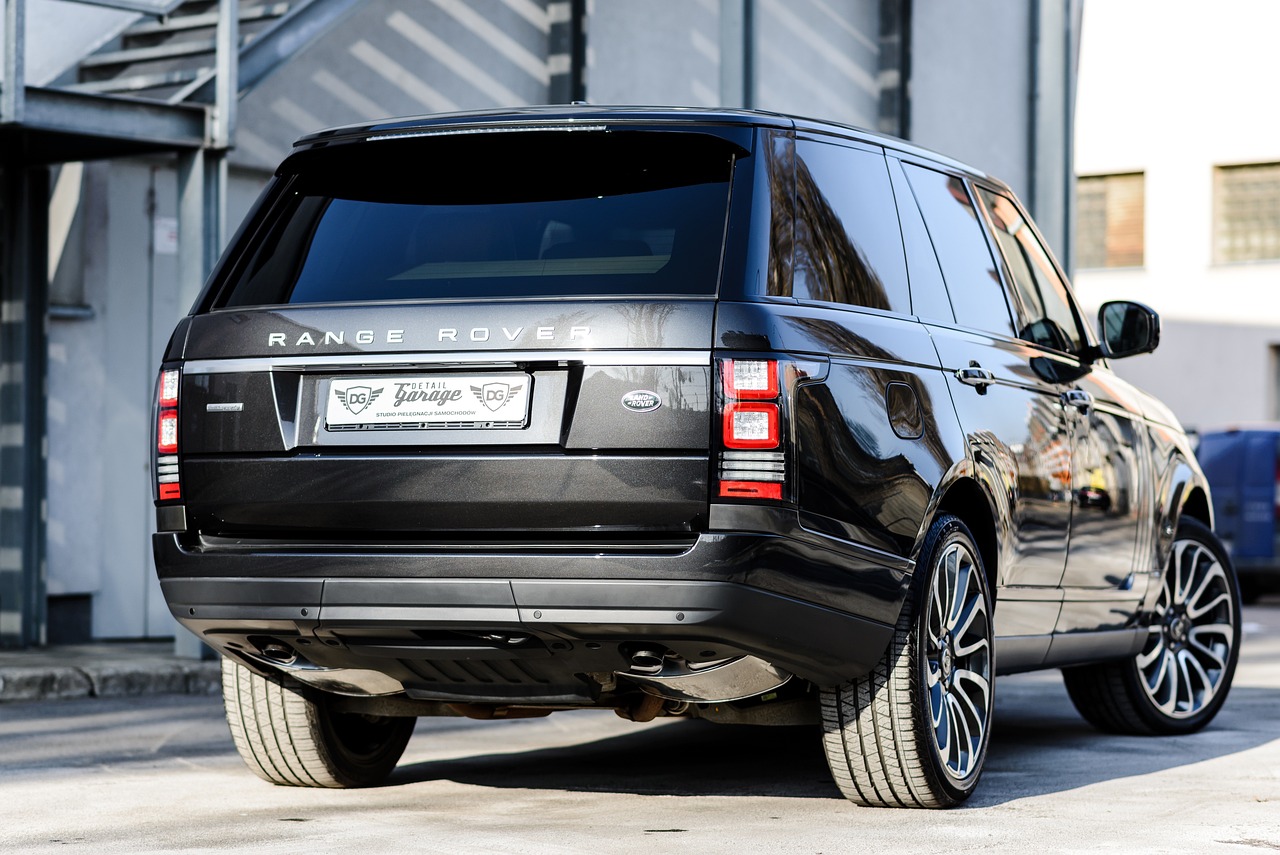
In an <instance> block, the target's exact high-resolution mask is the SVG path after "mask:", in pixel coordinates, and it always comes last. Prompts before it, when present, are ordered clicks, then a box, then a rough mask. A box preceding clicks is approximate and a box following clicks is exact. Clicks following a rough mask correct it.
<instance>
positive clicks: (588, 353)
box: [182, 350, 711, 374]
mask: <svg viewBox="0 0 1280 855" xmlns="http://www.w3.org/2000/svg"><path fill="white" fill-rule="evenodd" d="M520 362H560V363H562V364H570V363H577V364H581V365H678V366H685V365H690V366H702V365H710V364H711V352H710V351H708V350H666V351H662V350H659V351H652V350H649V351H627V350H489V351H474V352H458V351H441V352H439V353H423V352H421V351H416V352H413V353H342V354H323V355H314V356H305V355H302V354H290V355H289V356H259V357H248V358H236V359H193V360H191V361H190V362H187V363H186V364H184V365H183V366H182V370H183V372H184V373H186V374H252V373H260V372H269V371H317V370H318V371H324V370H326V369H341V370H351V371H358V370H361V369H386V368H405V369H439V368H448V367H449V366H451V365H492V366H500V367H504V368H508V367H514V366H515V365H516V363H520Z"/></svg>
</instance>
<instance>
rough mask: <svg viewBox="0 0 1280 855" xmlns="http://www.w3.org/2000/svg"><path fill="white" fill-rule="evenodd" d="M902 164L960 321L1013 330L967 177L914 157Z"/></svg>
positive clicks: (994, 330)
mask: <svg viewBox="0 0 1280 855" xmlns="http://www.w3.org/2000/svg"><path fill="white" fill-rule="evenodd" d="M902 168H903V169H904V170H905V171H906V173H907V178H908V179H909V180H910V182H911V189H912V190H913V191H914V192H915V197H916V201H917V202H919V204H920V213H921V214H923V215H924V222H925V226H926V227H927V228H928V230H929V237H930V239H931V240H932V241H933V248H934V251H935V252H936V253H937V254H938V261H939V263H940V264H941V265H942V278H943V279H945V280H946V283H947V291H948V292H949V293H950V295H951V307H952V308H953V309H954V310H955V315H956V323H958V324H960V325H961V326H965V327H972V328H974V329H979V330H985V331H986V332H992V333H998V334H1000V335H1012V334H1013V320H1012V318H1011V316H1010V315H1009V304H1008V302H1007V301H1006V300H1005V291H1004V284H1003V283H1002V282H1001V281H1000V274H999V273H998V272H997V271H996V264H995V260H994V259H992V257H991V249H990V248H989V247H988V245H987V238H986V234H985V232H984V230H983V226H982V223H981V222H980V221H979V219H978V212H977V210H976V209H975V208H974V207H973V201H972V200H971V199H970V198H969V191H968V190H967V189H966V188H965V183H964V181H963V179H960V178H958V177H956V176H954V175H946V174H944V173H942V172H936V171H934V170H932V169H925V168H923V167H920V166H916V165H914V164H910V163H904V164H903V165H902Z"/></svg>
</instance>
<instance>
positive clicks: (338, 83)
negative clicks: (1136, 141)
mask: <svg viewBox="0 0 1280 855" xmlns="http://www.w3.org/2000/svg"><path fill="white" fill-rule="evenodd" d="M9 2H13V0H9ZM32 2H38V0H32ZM208 6H209V4H208V3H203V4H198V3H192V2H188V3H183V4H182V5H181V6H180V7H179V8H177V9H176V10H175V11H174V13H173V16H171V18H170V19H167V20H169V21H170V22H171V21H172V20H174V18H175V17H179V16H181V15H185V14H191V15H195V14H207V13H208ZM1080 7H1081V2H1080V0H1033V2H1030V3H1025V4H1022V3H1019V4H1010V3H1007V2H1002V0H968V2H966V3H963V4H957V3H954V2H949V0H785V2H784V0H648V2H645V3H643V4H641V3H633V2H626V0H467V2H463V0H422V2H412V3H410V2H404V0H368V2H362V3H358V4H355V5H354V9H353V11H351V12H350V13H349V14H347V15H346V16H345V17H344V18H343V20H342V22H341V25H339V26H334V27H332V28H331V29H329V30H327V31H325V32H323V33H322V34H320V35H318V36H317V37H315V38H314V39H312V40H310V41H309V42H307V43H306V46H305V47H303V48H302V49H301V50H298V51H297V52H296V53H294V54H293V55H291V56H289V58H288V59H287V61H284V62H282V63H280V65H279V67H278V69H276V70H275V71H274V73H272V74H271V75H270V76H269V77H266V78H265V79H263V80H262V81H261V82H259V83H258V84H257V85H255V86H254V87H253V88H252V89H251V90H249V91H247V92H245V91H242V92H241V97H240V99H239V103H238V115H237V121H236V132H235V137H234V142H235V148H234V149H233V150H232V151H231V153H230V154H229V180H228V185H227V192H226V199H227V205H226V216H227V219H228V222H229V223H230V224H231V225H232V226H234V223H236V222H238V220H239V218H240V217H241V216H243V214H244V213H245V211H246V210H247V209H248V208H249V206H250V205H251V203H252V201H253V199H254V198H255V197H256V195H257V193H258V191H259V190H260V188H261V187H262V185H263V183H264V182H265V181H266V179H267V178H268V177H269V175H270V173H271V170H273V169H274V167H275V166H276V164H277V163H278V162H279V160H280V159H281V158H282V157H283V156H284V155H285V154H286V153H287V151H288V150H289V147H290V145H291V144H292V141H293V140H294V139H296V138H297V137H298V136H300V135H302V134H303V133H307V132H310V131H313V130H316V129H318V128H321V127H326V126H332V125H340V124H344V123H350V122H361V121H366V120H370V119H376V118H381V117H385V116H393V115H415V114H423V113H429V112H439V111H449V110H456V109H472V108H490V107H508V106H518V105H522V104H533V103H548V102H565V101H569V100H587V101H589V102H591V103H632V104H663V105H689V106H729V107H734V106H745V107H753V108H758V109H765V110H776V111H781V112H788V113H797V114H801V115H813V116H818V117H822V118H828V119H834V120H837V121H842V122H846V123H849V124H853V125H858V126H862V127H869V128H872V129H877V130H881V131H883V132H887V133H890V134H894V135H898V136H903V137H906V138H908V139H911V140H912V141H913V142H916V143H918V144H920V145H924V146H926V147H931V148H936V149H938V150H940V151H943V152H945V153H946V154H948V155H951V156H953V157H956V158H958V159H962V160H967V161H969V162H971V163H972V164H974V165H975V166H977V167H979V168H981V169H983V170H985V171H988V172H990V173H991V174H994V175H997V176H1000V177H1001V178H1003V179H1005V180H1006V181H1008V182H1009V183H1010V184H1011V185H1012V186H1013V187H1014V189H1015V190H1016V191H1017V192H1018V193H1019V194H1020V195H1021V196H1022V197H1023V198H1024V200H1026V201H1027V202H1028V204H1029V205H1030V206H1031V207H1032V210H1033V213H1034V214H1035V215H1036V216H1037V218H1038V220H1039V221H1040V223H1041V225H1042V228H1043V229H1044V231H1045V232H1046V234H1047V235H1048V237H1049V240H1050V241H1051V243H1053V244H1054V247H1055V249H1056V250H1057V251H1058V254H1059V255H1060V256H1064V257H1065V256H1067V255H1069V252H1070V250H1069V247H1070V243H1069V234H1070V229H1069V228H1068V224H1069V223H1070V222H1071V221H1072V219H1071V214H1070V201H1069V200H1070V197H1071V194H1070V192H1069V191H1070V186H1071V185H1070V164H1071V159H1070V149H1071V143H1072V134H1071V121H1072V118H1071V104H1072V99H1073V93H1074V77H1075V75H1074V55H1075V46H1076V44H1077V43H1078V27H1079V14H1080ZM250 8H256V7H255V6H254V5H253V4H250V3H242V4H241V9H242V10H245V13H246V14H248V10H249V9H250ZM153 24H154V21H153V19H150V18H148V17H146V16H142V17H136V16H135V18H134V19H132V20H131V21H130V22H129V23H128V24H127V25H125V26H123V27H119V28H117V29H116V30H115V31H114V32H113V33H111V34H110V37H109V38H107V39H105V40H103V41H102V42H101V43H99V44H96V45H95V47H94V51H93V52H92V53H89V54H88V55H87V57H86V59H87V60H88V65H87V66H86V65H85V64H84V63H81V66H80V68H79V70H77V69H74V68H73V69H69V70H67V71H65V72H62V77H61V78H60V79H61V80H62V82H63V83H65V84H67V85H81V86H84V85H91V86H96V87H99V88H108V87H110V86H113V85H123V84H122V83H121V82H120V81H123V80H130V81H133V80H140V79H142V78H144V77H149V78H150V79H153V80H159V79H161V77H162V76H163V75H169V78H168V79H169V80H171V81H177V82H175V83H172V84H171V88H169V89H161V90H159V93H158V94H157V95H155V96H154V97H163V96H164V95H165V94H166V93H172V92H174V91H175V90H176V89H178V88H180V87H181V86H183V85H184V84H183V82H182V76H183V75H187V76H188V77H189V76H190V75H189V74H188V72H187V71H186V70H184V68H185V67H179V65H177V64H175V63H176V61H172V62H171V64H170V65H167V66H165V67H163V68H147V67H143V66H142V65H141V64H139V63H133V64H132V65H129V66H127V67H119V68H116V69H114V70H110V69H109V68H108V66H109V62H108V61H106V60H98V61H95V60H94V59H93V57H95V56H96V57H99V58H100V57H102V56H104V55H106V56H108V57H110V55H111V54H112V53H115V54H119V53H120V52H121V51H122V50H130V49H133V47H132V46H133V45H135V44H136V43H139V42H140V39H139V35H138V34H139V33H140V32H141V33H142V34H144V35H147V34H152V33H153V30H149V29H146V28H147V27H150V26H152V25H153ZM139 28H142V29H139ZM170 29H173V28H172V26H170ZM131 33H132V35H131ZM151 37H152V36H151V35H147V38H151ZM979 45H980V46H981V48H979V47H977V46H979ZM86 67H87V68H89V69H95V68H96V69H98V70H97V71H95V72H92V73H88V72H86V71H85V69H86ZM108 72H109V73H108ZM113 75H114V76H113ZM193 79H194V78H193ZM113 81H115V82H114V83H113ZM128 85H133V83H129V84H128ZM185 85H194V84H185ZM181 179H182V173H181V170H180V164H179V163H177V162H176V161H175V159H174V158H173V157H172V156H170V155H165V154H156V155H153V156H149V157H132V158H125V159H119V158H117V159H110V160H99V161H96V162H86V163H80V162H68V163H63V164H60V165H58V166H56V167H55V168H54V169H53V171H52V172H51V175H50V187H51V189H50V198H51V200H52V201H51V203H50V206H49V217H48V223H49V237H48V253H47V257H48V261H49V269H48V282H49V292H48V297H49V303H50V308H49V312H48V317H49V319H50V320H49V333H48V372H49V378H48V389H49V391H48V400H47V422H48V462H47V481H48V489H47V527H46V530H47V534H46V537H47V573H46V575H45V577H44V578H43V579H42V580H41V584H42V585H43V594H42V596H46V597H47V600H46V602H47V605H48V623H47V629H45V628H41V629H40V630H39V632H38V633H35V634H34V635H33V631H32V630H31V628H30V626H28V628H27V630H25V638H27V639H28V642H27V643H31V640H32V639H34V640H37V641H43V640H51V641H70V640H77V639H81V638H89V637H93V638H131V637H162V636H167V635H172V634H173V633H174V627H175V624H174V623H173V622H172V620H171V619H170V618H169V616H168V613H167V610H166V609H165V606H164V603H163V601H162V598H161V596H160V592H159V587H158V585H157V584H156V582H155V579H154V572H153V570H152V568H151V561H150V539H149V535H150V531H151V527H152V525H153V513H152V509H151V501H150V494H151V485H150V480H149V478H148V473H147V465H148V458H149V452H148V440H149V436H150V430H151V426H150V418H151V410H150V406H151V393H152V386H153V383H154V380H155V371H156V366H157V365H158V359H159V353H160V352H161V350H162V349H163V347H164V344H165V340H166V337H167V336H168V334H169V332H170V330H171V329H172V327H173V324H174V323H175V321H176V320H177V318H178V317H179V316H180V315H181V314H183V313H185V311H186V309H187V307H188V306H189V305H190V303H191V300H192V299H193V297H194V291H195V286H194V285H193V284H192V282H191V280H190V279H189V278H188V279H184V278H183V276H182V275H181V272H180V270H179V265H180V257H181V246H180V240H181V239H182V235H184V234H189V232H184V230H183V228H182V216H183V214H182V211H181V210H180V196H181V192H180V185H181V183H182V182H181ZM4 607H5V605H4V603H3V602H2V601H0V609H3V608H4ZM15 638H17V636H14V635H12V634H10V635H9V636H7V637H6V638H4V639H0V642H2V643H9V644H12V643H15V640H14V639H15Z"/></svg>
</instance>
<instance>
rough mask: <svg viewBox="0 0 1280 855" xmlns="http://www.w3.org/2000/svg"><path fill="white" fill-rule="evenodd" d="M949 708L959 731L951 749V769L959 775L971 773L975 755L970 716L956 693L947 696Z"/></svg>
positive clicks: (955, 727)
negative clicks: (971, 760)
mask: <svg viewBox="0 0 1280 855" xmlns="http://www.w3.org/2000/svg"><path fill="white" fill-rule="evenodd" d="M947 700H948V702H949V703H948V704H947V708H948V710H949V712H950V713H951V721H952V726H953V728H954V729H955V730H956V731H959V732H958V733H955V738H954V744H953V745H952V749H951V757H952V762H950V763H948V764H947V765H948V766H950V767H951V771H952V772H953V773H955V774H956V775H958V776H959V777H962V778H963V777H964V776H965V775H967V774H969V766H970V762H969V761H970V758H972V757H973V745H974V739H973V731H971V730H970V729H969V717H968V716H966V715H965V714H964V710H963V709H961V708H960V699H959V698H958V697H957V696H955V695H950V696H948V698H947Z"/></svg>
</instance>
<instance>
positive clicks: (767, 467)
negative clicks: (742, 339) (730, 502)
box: [718, 359, 787, 501]
mask: <svg viewBox="0 0 1280 855" xmlns="http://www.w3.org/2000/svg"><path fill="white" fill-rule="evenodd" d="M720 381H721V390H722V395H721V400H722V404H721V416H722V418H721V433H720V440H721V444H722V445H723V446H724V450H723V451H721V452H720V459H719V471H718V475H719V484H720V486H719V491H718V494H719V496H720V497H721V498H728V499H766V500H773V501H781V500H782V498H783V490H782V487H783V484H784V482H785V480H786V468H787V466H786V453H785V449H784V448H783V442H782V391H781V386H780V384H779V382H778V360H776V359H724V360H721V362H720Z"/></svg>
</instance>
